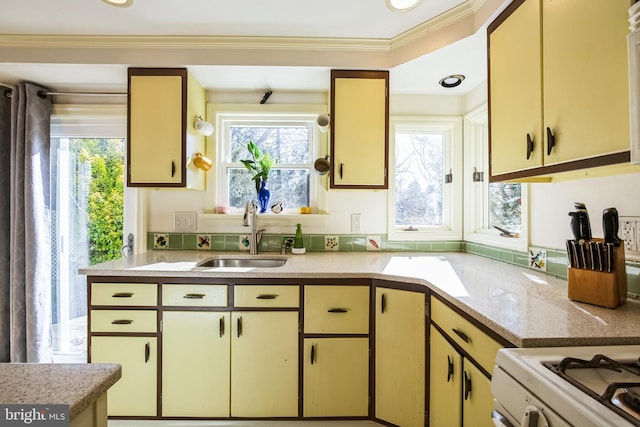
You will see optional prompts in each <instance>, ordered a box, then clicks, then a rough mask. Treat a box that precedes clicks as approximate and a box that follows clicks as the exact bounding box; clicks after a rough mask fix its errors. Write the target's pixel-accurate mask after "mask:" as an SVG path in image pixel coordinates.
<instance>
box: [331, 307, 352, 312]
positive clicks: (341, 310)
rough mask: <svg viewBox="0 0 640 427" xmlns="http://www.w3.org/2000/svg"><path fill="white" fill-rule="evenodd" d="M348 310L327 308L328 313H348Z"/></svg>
mask: <svg viewBox="0 0 640 427" xmlns="http://www.w3.org/2000/svg"><path fill="white" fill-rule="evenodd" d="M347 311H349V310H347V309H346V308H330V309H329V310H327V313H346V312H347Z"/></svg>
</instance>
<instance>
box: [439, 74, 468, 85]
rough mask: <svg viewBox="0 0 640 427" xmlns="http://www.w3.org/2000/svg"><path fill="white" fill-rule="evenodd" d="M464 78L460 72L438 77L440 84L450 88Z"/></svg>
mask: <svg viewBox="0 0 640 427" xmlns="http://www.w3.org/2000/svg"><path fill="white" fill-rule="evenodd" d="M463 80H464V76H463V75H462V74H451V75H450V76H447V77H444V78H442V79H440V86H442V87H446V88H450V87H456V86H460V83H462V81H463Z"/></svg>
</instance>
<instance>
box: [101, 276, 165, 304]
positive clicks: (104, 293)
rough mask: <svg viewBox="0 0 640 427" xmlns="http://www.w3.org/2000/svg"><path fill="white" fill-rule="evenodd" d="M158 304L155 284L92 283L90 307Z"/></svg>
mask: <svg viewBox="0 0 640 427" xmlns="http://www.w3.org/2000/svg"><path fill="white" fill-rule="evenodd" d="M157 304H158V285H157V284H156V283H95V282H94V283H92V284H91V305H123V306H124V305H140V306H152V305H157Z"/></svg>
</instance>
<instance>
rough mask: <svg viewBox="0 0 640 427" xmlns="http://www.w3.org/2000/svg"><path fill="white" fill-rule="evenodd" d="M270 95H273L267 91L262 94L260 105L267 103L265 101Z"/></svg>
mask: <svg viewBox="0 0 640 427" xmlns="http://www.w3.org/2000/svg"><path fill="white" fill-rule="evenodd" d="M272 93H273V92H272V91H270V90H267V91H266V92H265V93H264V96H263V97H262V99H261V100H260V104H264V103H265V102H267V99H269V97H270V96H271V94H272Z"/></svg>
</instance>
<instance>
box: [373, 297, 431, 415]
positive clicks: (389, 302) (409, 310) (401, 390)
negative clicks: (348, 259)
mask: <svg viewBox="0 0 640 427" xmlns="http://www.w3.org/2000/svg"><path fill="white" fill-rule="evenodd" d="M375 295H376V303H375V310H376V312H375V322H376V324H375V331H376V332H375V335H376V340H375V365H376V366H375V390H376V398H375V416H376V418H378V419H381V420H384V421H386V422H389V423H392V424H395V425H399V426H403V427H413V426H420V427H422V426H424V425H425V388H426V387H425V368H426V367H425V360H426V357H425V341H426V326H425V324H426V318H425V304H426V301H425V294H424V293H422V292H413V291H405V290H398V289H387V288H381V287H376V290H375Z"/></svg>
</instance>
